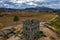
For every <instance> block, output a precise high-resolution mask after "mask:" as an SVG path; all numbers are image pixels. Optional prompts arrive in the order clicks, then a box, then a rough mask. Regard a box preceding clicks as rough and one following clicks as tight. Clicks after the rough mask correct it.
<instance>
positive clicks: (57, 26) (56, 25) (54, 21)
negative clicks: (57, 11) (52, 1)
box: [48, 17, 60, 33]
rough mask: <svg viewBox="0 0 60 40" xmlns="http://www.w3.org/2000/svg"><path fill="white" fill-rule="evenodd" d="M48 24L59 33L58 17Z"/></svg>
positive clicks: (59, 23)
mask: <svg viewBox="0 0 60 40" xmlns="http://www.w3.org/2000/svg"><path fill="white" fill-rule="evenodd" d="M48 24H49V25H51V26H52V27H54V28H55V31H56V32H58V33H60V17H57V18H55V19H54V20H52V21H51V22H49V23H48Z"/></svg>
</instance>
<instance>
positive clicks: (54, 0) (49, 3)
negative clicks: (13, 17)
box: [0, 0, 60, 8]
mask: <svg viewBox="0 0 60 40" xmlns="http://www.w3.org/2000/svg"><path fill="white" fill-rule="evenodd" d="M5 1H7V2H11V3H13V5H11V4H10V3H9V4H8V3H7V4H5V3H4V2H5ZM34 2H35V3H34ZM38 2H39V3H42V4H38ZM23 3H25V4H26V5H29V6H33V7H35V6H40V7H41V6H45V7H50V8H60V0H0V7H7V8H19V7H22V6H21V5H23ZM16 6H17V7H16ZM29 6H28V7H29ZM25 7H26V6H25Z"/></svg>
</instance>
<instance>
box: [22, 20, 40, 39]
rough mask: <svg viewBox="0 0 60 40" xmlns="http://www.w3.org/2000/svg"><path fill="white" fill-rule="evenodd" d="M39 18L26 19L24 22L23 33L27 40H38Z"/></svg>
mask: <svg viewBox="0 0 60 40" xmlns="http://www.w3.org/2000/svg"><path fill="white" fill-rule="evenodd" d="M39 24H40V22H39V21H38V20H34V19H33V20H26V21H24V22H23V34H24V37H25V38H26V40H38V39H36V37H37V35H38V32H39Z"/></svg>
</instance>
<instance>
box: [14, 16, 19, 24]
mask: <svg viewBox="0 0 60 40" xmlns="http://www.w3.org/2000/svg"><path fill="white" fill-rule="evenodd" d="M13 20H14V22H16V24H17V22H18V21H19V17H18V16H14V19H13Z"/></svg>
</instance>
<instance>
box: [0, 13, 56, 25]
mask: <svg viewBox="0 0 60 40" xmlns="http://www.w3.org/2000/svg"><path fill="white" fill-rule="evenodd" d="M18 16H19V21H18V23H22V21H24V20H26V19H37V20H40V21H48V20H50V19H52V18H53V17H55V16H56V15H55V14H48V13H38V14H37V13H35V14H34V13H31V14H28V13H26V14H19V15H18ZM13 17H14V15H13V16H12V15H9V16H5V17H0V23H2V24H4V26H9V25H14V24H15V22H14V21H13Z"/></svg>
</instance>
